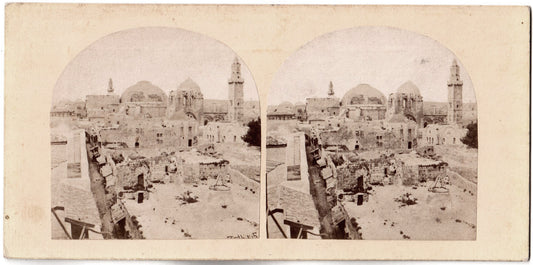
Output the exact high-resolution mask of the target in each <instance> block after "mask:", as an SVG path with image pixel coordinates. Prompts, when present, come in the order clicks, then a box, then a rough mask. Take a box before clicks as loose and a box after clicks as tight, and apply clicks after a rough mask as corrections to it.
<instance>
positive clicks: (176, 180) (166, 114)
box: [50, 27, 261, 239]
mask: <svg viewBox="0 0 533 265" xmlns="http://www.w3.org/2000/svg"><path fill="white" fill-rule="evenodd" d="M52 102H53V103H52V106H51V110H50V129H51V147H52V198H51V199H52V209H53V211H52V212H53V214H54V216H55V218H54V219H53V220H52V239H217V238H218V239H226V238H258V237H259V226H258V223H259V191H260V188H259V185H260V183H259V181H260V177H259V172H260V157H261V150H260V141H261V140H260V139H261V129H260V121H259V118H260V108H259V97H258V92H257V87H256V85H255V82H254V79H253V77H252V74H251V73H250V70H249V69H248V67H247V66H246V64H245V62H244V61H243V59H242V58H240V57H239V56H238V55H237V54H236V53H235V52H234V51H233V50H232V49H231V48H230V47H228V46H226V45H225V44H223V43H222V42H220V41H217V40H215V39H212V38H210V37H208V36H205V35H202V34H199V33H195V32H191V31H187V30H183V29H178V28H163V27H143V28H134V29H127V30H123V31H119V32H115V33H112V34H109V35H107V36H103V37H102V38H100V39H98V40H96V41H94V42H93V43H92V44H90V45H89V46H88V47H87V48H85V49H84V50H82V51H81V52H80V53H79V54H78V55H76V56H75V57H74V58H73V59H72V61H71V62H70V63H69V64H68V65H67V66H66V67H65V69H64V70H63V72H62V74H61V75H60V76H59V78H58V80H57V83H56V85H55V87H54V90H53V99H52ZM235 216H240V218H241V219H242V220H246V221H241V220H237V219H236V218H235Z"/></svg>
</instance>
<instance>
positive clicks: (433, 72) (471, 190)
mask: <svg viewBox="0 0 533 265" xmlns="http://www.w3.org/2000/svg"><path fill="white" fill-rule="evenodd" d="M266 153H267V169H266V170H267V176H266V179H267V215H268V217H267V229H268V230H267V232H268V238H298V239H355V240H360V239H368V240H404V239H405V240H408V239H411V240H475V239H476V223H477V217H476V216H477V215H476V213H477V183H478V178H477V104H476V97H475V93H474V87H473V84H472V82H471V80H470V77H469V75H468V72H467V69H465V68H464V67H463V66H462V65H461V63H460V60H459V58H457V57H455V55H454V54H453V53H452V52H451V51H450V50H448V49H447V48H446V47H444V46H442V45H441V44H439V43H438V42H437V41H435V40H432V39H431V38H428V37H426V36H423V35H420V34H417V33H414V32H410V31H406V30H402V29H396V28H389V27H357V28H351V29H347V30H341V31H336V32H332V33H328V34H325V35H322V36H320V37H318V38H316V39H313V40H311V41H310V42H309V43H307V44H305V45H304V46H303V47H301V48H300V49H298V50H297V51H296V52H294V53H293V54H292V55H291V56H290V57H289V58H288V59H287V60H286V61H285V62H284V63H283V65H282V66H281V68H280V69H279V71H278V72H277V74H276V75H275V77H274V79H273V81H272V87H271V89H270V91H269V98H268V110H267V143H266Z"/></svg>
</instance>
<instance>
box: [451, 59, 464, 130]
mask: <svg viewBox="0 0 533 265" xmlns="http://www.w3.org/2000/svg"><path fill="white" fill-rule="evenodd" d="M459 72H460V71H459V65H457V61H456V60H453V63H452V66H451V67H450V79H449V80H448V124H461V121H462V118H463V81H462V80H461V75H460V73H459Z"/></svg>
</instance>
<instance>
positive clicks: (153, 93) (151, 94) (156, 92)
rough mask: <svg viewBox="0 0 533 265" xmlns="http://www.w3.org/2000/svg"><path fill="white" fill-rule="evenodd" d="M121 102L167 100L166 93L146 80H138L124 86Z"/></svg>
mask: <svg viewBox="0 0 533 265" xmlns="http://www.w3.org/2000/svg"><path fill="white" fill-rule="evenodd" d="M121 100H122V102H167V94H165V92H164V91H163V90H162V89H161V88H159V87H157V86H155V85H153V84H152V83H150V82H148V81H140V82H138V83H137V84H135V85H133V86H130V87H128V88H126V90H125V91H124V93H122V97H121Z"/></svg>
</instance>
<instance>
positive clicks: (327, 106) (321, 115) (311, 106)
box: [305, 81, 340, 122]
mask: <svg viewBox="0 0 533 265" xmlns="http://www.w3.org/2000/svg"><path fill="white" fill-rule="evenodd" d="M305 111H306V115H307V119H308V120H313V121H315V122H316V121H323V120H325V119H326V118H327V117H330V116H337V115H339V112H340V101H339V98H337V97H335V91H334V90H333V82H331V81H330V82H329V88H328V96H327V97H323V98H320V97H317V98H307V99H306V104H305Z"/></svg>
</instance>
